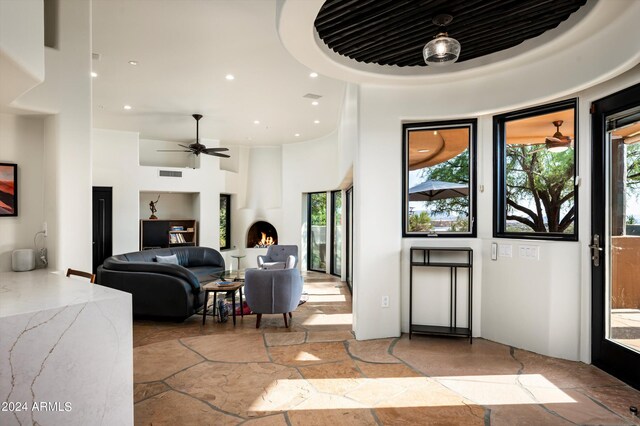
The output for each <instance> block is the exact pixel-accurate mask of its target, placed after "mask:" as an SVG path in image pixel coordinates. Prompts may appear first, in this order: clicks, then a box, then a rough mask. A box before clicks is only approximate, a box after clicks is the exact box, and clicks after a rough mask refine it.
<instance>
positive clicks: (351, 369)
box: [298, 360, 362, 395]
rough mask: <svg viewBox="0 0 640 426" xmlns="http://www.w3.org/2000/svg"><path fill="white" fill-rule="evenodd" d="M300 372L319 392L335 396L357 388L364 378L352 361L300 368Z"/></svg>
mask: <svg viewBox="0 0 640 426" xmlns="http://www.w3.org/2000/svg"><path fill="white" fill-rule="evenodd" d="M298 371H299V372H300V374H302V377H304V378H305V379H307V381H308V382H309V383H310V384H311V385H312V386H313V387H314V388H315V389H316V390H317V391H318V392H324V393H330V394H334V395H344V394H345V393H347V392H349V391H351V390H353V389H355V388H357V387H358V386H360V382H359V381H358V379H361V378H362V374H361V373H360V372H359V371H358V369H357V368H356V366H355V364H354V362H353V361H352V360H348V361H341V362H332V363H328V364H318V365H310V366H308V367H298Z"/></svg>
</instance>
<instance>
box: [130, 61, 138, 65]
mask: <svg viewBox="0 0 640 426" xmlns="http://www.w3.org/2000/svg"><path fill="white" fill-rule="evenodd" d="M129 65H138V61H129Z"/></svg>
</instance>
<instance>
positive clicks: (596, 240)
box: [589, 234, 604, 266]
mask: <svg viewBox="0 0 640 426" xmlns="http://www.w3.org/2000/svg"><path fill="white" fill-rule="evenodd" d="M589 248H590V249H591V260H592V261H593V266H600V252H601V251H604V249H603V248H602V247H600V235H598V234H594V235H593V243H592V244H589Z"/></svg>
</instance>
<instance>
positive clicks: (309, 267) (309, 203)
mask: <svg viewBox="0 0 640 426" xmlns="http://www.w3.org/2000/svg"><path fill="white" fill-rule="evenodd" d="M327 192H329V191H315V192H308V193H307V270H309V271H315V272H323V273H326V272H327V270H326V269H327V247H326V243H327V241H326V237H325V251H324V259H325V260H324V262H325V263H324V265H325V269H313V268H312V263H313V261H312V259H313V247H312V244H313V242H312V238H311V226H312V225H311V210H312V208H311V206H312V201H311V197H313V196H314V195H316V194H325V210H326V208H327V203H328V202H329V195H327ZM325 220H327V218H325ZM330 220H331V219H328V220H327V223H326V224H325V225H324V226H325V227H326V228H327V229H330V224H331V222H330ZM329 262H331V260H329Z"/></svg>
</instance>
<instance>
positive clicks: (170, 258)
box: [156, 254, 180, 265]
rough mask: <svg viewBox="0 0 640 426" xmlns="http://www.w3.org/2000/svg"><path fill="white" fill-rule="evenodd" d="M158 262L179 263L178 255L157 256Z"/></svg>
mask: <svg viewBox="0 0 640 426" xmlns="http://www.w3.org/2000/svg"><path fill="white" fill-rule="evenodd" d="M156 262H158V263H172V264H174V265H179V264H180V262H178V256H176V255H175V254H172V255H171V256H156Z"/></svg>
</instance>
